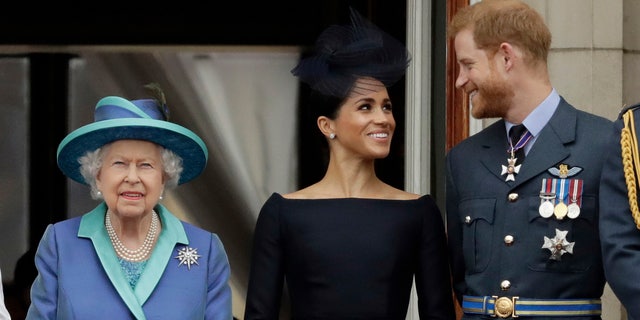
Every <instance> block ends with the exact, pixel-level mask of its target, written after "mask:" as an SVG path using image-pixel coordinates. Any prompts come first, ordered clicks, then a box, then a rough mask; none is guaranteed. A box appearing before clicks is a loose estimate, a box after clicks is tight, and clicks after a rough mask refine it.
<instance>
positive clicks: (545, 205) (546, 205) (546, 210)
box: [538, 182, 556, 218]
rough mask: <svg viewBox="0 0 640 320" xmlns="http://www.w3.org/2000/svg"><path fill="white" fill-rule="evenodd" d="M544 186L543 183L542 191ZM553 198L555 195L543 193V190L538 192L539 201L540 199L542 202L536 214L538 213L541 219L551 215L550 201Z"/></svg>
mask: <svg viewBox="0 0 640 320" xmlns="http://www.w3.org/2000/svg"><path fill="white" fill-rule="evenodd" d="M544 185H545V183H544V182H543V189H544ZM555 198H556V194H555V193H551V192H545V191H544V190H543V191H542V192H540V199H542V201H541V202H540V207H539V208H538V212H539V213H540V216H541V217H543V218H549V217H551V216H552V215H553V203H552V202H551V201H553V200H554V199H555Z"/></svg>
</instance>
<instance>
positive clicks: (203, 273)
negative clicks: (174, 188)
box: [27, 203, 232, 320]
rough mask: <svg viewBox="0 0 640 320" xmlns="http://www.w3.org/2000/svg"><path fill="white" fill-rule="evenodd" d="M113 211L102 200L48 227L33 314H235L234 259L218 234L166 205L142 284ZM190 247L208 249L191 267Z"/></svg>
mask: <svg viewBox="0 0 640 320" xmlns="http://www.w3.org/2000/svg"><path fill="white" fill-rule="evenodd" d="M105 212H106V205H105V204H104V203H102V204H100V205H99V206H98V207H96V208H95V209H94V210H92V211H91V212H89V213H86V214H85V215H83V216H82V217H76V218H72V219H68V220H65V221H62V222H58V223H56V224H52V225H49V226H48V227H47V229H46V231H45V233H44V235H43V237H42V240H41V241H40V244H39V246H38V250H37V252H36V258H35V262H36V267H37V269H38V276H37V278H36V280H35V281H34V283H33V286H32V288H31V306H30V307H29V311H28V314H27V319H65V320H68V319H81V320H84V319H92V320H98V319H224V320H229V319H232V314H231V289H230V287H229V283H228V280H229V274H230V268H229V262H228V259H227V255H226V252H225V250H224V247H223V245H222V242H221V241H220V239H219V238H218V236H217V235H215V234H213V233H211V232H208V231H205V230H202V229H199V228H197V227H195V226H193V225H190V224H188V223H185V222H182V221H180V220H178V219H177V218H176V217H175V216H173V215H172V214H171V213H170V212H169V211H168V210H167V209H166V208H165V207H163V206H161V205H158V206H157V207H156V212H158V215H159V217H160V220H161V221H162V231H161V233H160V236H159V238H158V241H157V244H156V246H155V248H154V251H153V253H152V255H151V257H150V259H149V261H148V263H147V265H146V267H145V269H144V272H143V274H142V276H141V277H140V280H139V281H138V284H137V285H136V287H135V290H134V289H132V288H131V286H130V285H129V283H128V281H127V278H126V277H125V275H124V273H123V271H122V268H121V267H120V264H119V262H118V259H117V256H116V254H115V251H114V249H113V247H112V246H111V242H110V240H109V236H108V235H107V232H106V229H105V227H104V214H105ZM186 247H188V248H191V249H196V250H197V254H198V255H200V257H199V258H198V259H197V260H196V261H195V263H192V264H190V265H187V264H185V263H183V264H180V259H178V258H176V257H177V256H178V250H180V249H183V248H186ZM192 262H193V261H192Z"/></svg>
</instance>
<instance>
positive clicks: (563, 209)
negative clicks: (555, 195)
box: [553, 200, 568, 220]
mask: <svg viewBox="0 0 640 320" xmlns="http://www.w3.org/2000/svg"><path fill="white" fill-rule="evenodd" d="M560 201H561V202H558V204H556V206H555V208H553V214H554V215H555V216H556V219H558V220H562V219H563V218H564V217H565V216H566V215H567V211H568V209H567V205H566V204H564V202H562V200H560Z"/></svg>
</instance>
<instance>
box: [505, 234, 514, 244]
mask: <svg viewBox="0 0 640 320" xmlns="http://www.w3.org/2000/svg"><path fill="white" fill-rule="evenodd" d="M504 243H505V244H506V245H507V246H510V245H512V244H513V236H512V235H506V236H505V237H504Z"/></svg>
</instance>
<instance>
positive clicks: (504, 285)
mask: <svg viewBox="0 0 640 320" xmlns="http://www.w3.org/2000/svg"><path fill="white" fill-rule="evenodd" d="M500 288H502V291H507V290H509V288H511V282H510V281H509V280H502V282H501V283H500Z"/></svg>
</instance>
